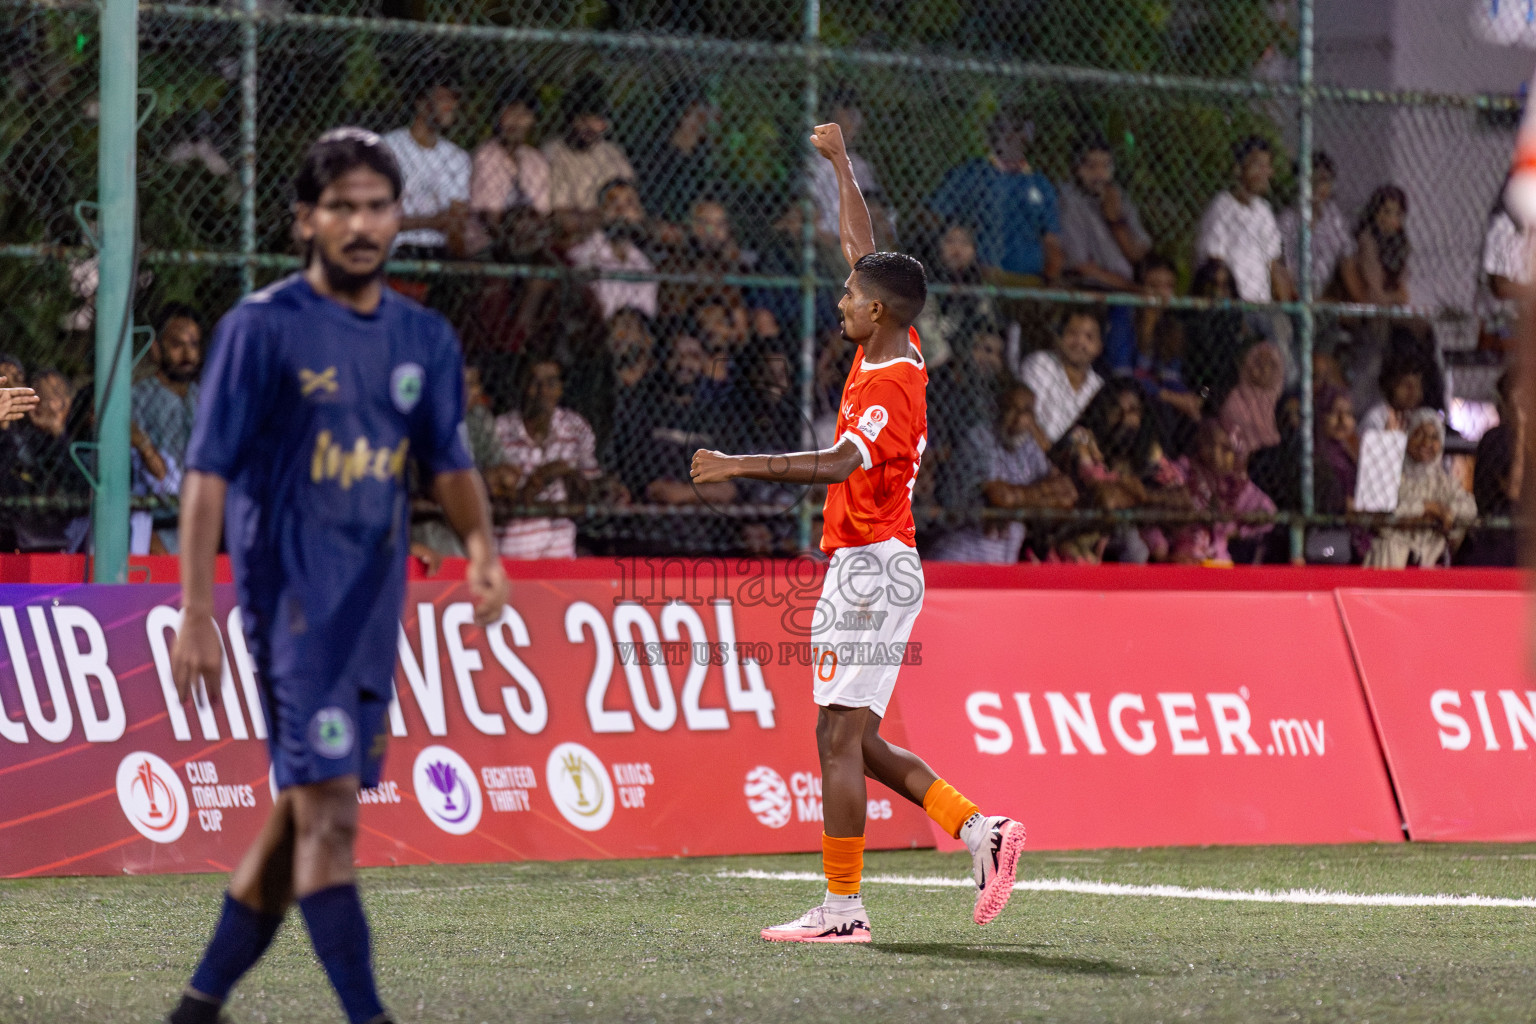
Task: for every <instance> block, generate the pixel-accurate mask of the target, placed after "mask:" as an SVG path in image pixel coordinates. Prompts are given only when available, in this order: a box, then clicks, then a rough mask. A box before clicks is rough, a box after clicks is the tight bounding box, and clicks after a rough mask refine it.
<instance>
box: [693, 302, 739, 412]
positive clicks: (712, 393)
mask: <svg viewBox="0 0 1536 1024" xmlns="http://www.w3.org/2000/svg"><path fill="white" fill-rule="evenodd" d="M733 298H734V296H731V295H721V294H717V295H710V296H708V297H706V298H704V299H702V300H700V301H699V302H698V304H697V305H695V306H694V307H693V309H692V310H691V311H690V313H689V316H688V320H689V326H690V330H689V333H690V334H692V335H693V336H694V337H696V338H698V339H699V340H700V341H701V342H703V343H704V351H705V352H706V353H708V355H709V369H708V371H707V372H706V373H705V375H704V377H705V384H704V393H705V395H706V396H707V397H710V398H716V397H720V398H723V397H726V395H727V394H728V390H729V389H728V388H727V387H726V386H725V385H728V384H729V383H730V382H731V381H732V379H733V378H734V376H735V370H736V369H737V363H738V361H739V359H740V356H741V351H742V349H743V348H744V347H745V346H746V344H747V340H748V339H749V338H750V337H751V315H750V313H748V311H747V309H746V308H745V307H744V306H742V305H741V304H740V302H739V301H732V300H733Z"/></svg>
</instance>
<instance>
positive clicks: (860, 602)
mask: <svg viewBox="0 0 1536 1024" xmlns="http://www.w3.org/2000/svg"><path fill="white" fill-rule="evenodd" d="M811 144H812V145H813V146H814V147H815V148H816V151H817V152H818V153H820V154H821V155H822V156H824V157H826V158H827V159H828V160H830V161H831V162H832V166H833V168H834V170H835V171H836V172H837V181H838V194H839V204H840V211H839V218H838V228H839V231H840V233H841V237H842V247H843V255H844V256H845V257H847V259H848V264H849V266H850V267H852V273H850V274H849V275H848V280H847V281H846V282H845V283H844V286H843V298H842V301H841V302H839V303H838V310H839V312H840V313H841V315H842V331H843V336H844V337H845V338H847V339H848V340H849V341H852V342H855V343H856V344H858V345H859V346H860V348H859V351H858V353H857V354H856V355H855V357H854V362H853V367H852V369H851V370H850V371H849V373H848V381H847V383H846V384H844V385H843V397H842V403H841V406H840V408H839V410H838V422H837V430H838V438H837V443H836V444H834V445H833V446H832V447H831V448H827V449H825V450H822V451H816V452H798V453H795V454H792V455H725V454H722V453H720V452H715V451H702V450H701V451H699V452H696V453H695V454H694V456H693V480H694V482H695V483H698V484H705V483H715V482H719V481H725V480H732V479H735V478H737V477H746V478H749V479H753V480H768V481H775V482H789V483H807V484H827V485H829V486H828V491H827V504H826V510H825V514H824V519H825V526H824V529H823V533H822V541H821V547H822V550H823V551H825V552H826V553H827V555H829V556H830V558H831V561H830V562H829V563H828V566H827V576H826V581H825V582H824V583H823V585H822V592H821V599H820V600H819V601H818V602H817V605H816V615H815V617H814V622H813V624H812V626H811V660H812V665H813V668H812V672H813V675H814V691H813V692H814V696H815V700H816V703H817V704H818V705H820V707H821V710H820V714H819V717H818V718H817V722H816V747H817V750H818V752H819V753H820V755H821V776H822V801H823V812H824V816H825V817H824V822H825V824H824V828H825V831H824V833H823V835H822V865H823V867H824V868H825V870H826V876H827V894H826V898H825V900H824V901H823V902H822V903H821V904H820V905H818V906H815V907H812V908H811V909H810V910H809V911H807V912H806V913H805V914H803V915H802V916H801V917H799V918H798V919H796V920H794V921H791V922H789V923H787V924H782V925H777V926H775V927H772V928H765V929H763V932H762V935H763V938H765V939H769V940H771V941H777V942H868V941H869V938H870V929H869V915H868V913H867V912H866V911H865V909H864V903H863V900H862V898H861V896H860V890H859V882H860V877H861V875H862V874H863V869H864V811H865V805H866V801H867V794H866V789H865V781H864V780H865V776H866V775H868V776H869V777H871V778H874V779H877V780H879V781H880V782H882V783H884V784H885V785H887V786H889V787H890V788H891V789H892V790H894V791H895V792H897V793H899V794H900V795H902V796H904V797H906V798H907V799H909V800H911V801H912V802H913V803H916V804H920V805H921V806H922V807H923V809H924V810H925V811H927V812H928V814H929V816H930V817H932V818H933V819H934V821H936V822H938V823H939V825H940V827H942V828H944V829H945V830H946V831H947V832H949V834H950V835H952V836H955V837H956V838H958V839H961V840H963V841H964V842H965V845H966V847H967V848H968V849H969V850H970V851H971V856H972V859H973V864H974V867H975V874H976V883H977V886H978V887H979V888H980V892H979V893H978V894H977V897H976V908H975V914H974V916H975V920H976V923H977V924H986V923H987V922H988V921H991V920H992V919H993V918H994V917H996V916H997V914H998V912H999V911H1001V910H1002V909H1003V906H1004V904H1006V903H1007V902H1008V897H1009V895H1011V893H1012V891H1013V882H1014V872H1015V868H1016V866H1017V863H1018V858H1019V852H1020V850H1021V849H1022V848H1023V846H1024V826H1022V825H1020V824H1019V823H1018V822H1016V821H1013V820H1011V819H1009V818H1004V817H986V816H984V815H982V814H981V813H980V811H979V810H978V809H977V807H976V805H975V804H974V803H972V802H971V801H969V800H967V799H966V798H965V797H963V796H961V795H960V793H959V792H957V791H956V790H955V788H954V787H953V786H951V785H949V783H947V782H945V781H944V780H943V779H941V778H939V777H938V776H937V775H936V774H935V773H934V771H933V769H931V768H929V767H928V765H927V764H925V763H924V762H923V761H922V759H921V758H919V757H917V756H916V755H915V754H912V753H910V752H908V751H905V750H902V749H900V748H899V747H893V746H891V745H890V744H889V743H887V742H886V741H885V740H884V739H883V738H882V737H881V736H880V722H881V719H882V718H883V717H884V716H885V712H886V708H887V705H888V704H889V702H890V699H891V692H892V691H893V690H894V689H895V686H896V672H897V669H898V667H899V665H900V662H901V661H902V660H903V656H904V652H905V650H906V644H907V638H908V637H909V636H911V634H912V624H913V622H914V621H915V620H916V618H917V613H918V611H919V610H921V608H922V605H923V568H922V564H921V563H920V562H919V560H918V557H917V549H916V547H915V544H916V528H915V526H914V524H913V521H912V487H913V484H914V483H915V481H916V480H917V472H918V466H919V464H920V463H921V461H922V458H923V449H924V448H926V447H927V444H928V436H927V435H928V402H927V397H926V395H925V393H924V392H925V388H926V387H927V384H928V369H927V366H926V364H925V363H924V362H923V354H922V349H921V347H920V344H919V341H918V337H917V331H915V330H914V329H913V328H912V322H913V321H914V320H915V319H917V315H918V313H920V312H921V311H922V308H923V303H924V301H925V300H926V298H927V295H928V283H927V279H926V276H925V275H924V272H923V265H922V264H921V263H919V262H918V261H917V260H915V259H913V258H912V257H911V256H905V255H902V254H900V253H893V252H876V251H875V238H874V232H873V231H872V229H871V227H870V220H869V209H868V207H866V206H865V204H864V197H863V194H862V193H861V192H860V191H859V185H858V182H857V181H855V180H854V176H853V166H852V164H851V162H850V161H849V159H848V152H847V150H846V148H845V147H844V144H843V133H842V129H841V128H839V127H838V126H837V125H836V124H824V125H818V126H817V127H816V129H815V131H814V134H812V136H811Z"/></svg>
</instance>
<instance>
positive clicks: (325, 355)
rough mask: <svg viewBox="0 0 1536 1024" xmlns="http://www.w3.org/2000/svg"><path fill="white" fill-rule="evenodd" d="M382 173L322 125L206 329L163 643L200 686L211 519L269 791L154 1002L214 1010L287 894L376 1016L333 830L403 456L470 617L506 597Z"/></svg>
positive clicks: (388, 571)
mask: <svg viewBox="0 0 1536 1024" xmlns="http://www.w3.org/2000/svg"><path fill="white" fill-rule="evenodd" d="M400 187H401V177H400V168H399V166H398V165H397V164H396V162H395V159H394V156H393V155H392V154H391V153H390V151H389V149H388V147H386V146H385V145H384V143H383V141H382V140H381V139H380V138H379V137H378V136H376V135H374V134H373V133H372V132H367V131H364V130H362V129H358V128H338V129H335V130H333V131H329V132H327V133H325V134H324V135H322V136H321V137H320V138H319V140H317V141H316V142H315V144H314V145H313V146H312V147H311V148H310V150H309V152H308V154H307V155H306V157H305V159H304V165H303V167H302V168H301V169H300V171H299V174H298V177H297V178H296V179H295V181H294V208H293V209H294V218H295V221H296V224H297V228H298V234H299V237H300V238H301V239H302V241H303V242H304V245H305V247H306V250H307V258H306V264H307V265H306V266H305V268H304V270H303V271H301V272H300V273H297V274H294V275H293V276H291V277H288V278H286V279H284V280H282V281H279V282H277V283H276V284H274V285H272V286H271V287H269V288H266V289H264V290H263V291H259V292H256V293H255V294H253V295H250V296H248V297H247V298H245V299H244V300H243V301H242V302H241V303H240V304H239V305H238V306H236V307H235V308H234V309H233V310H231V311H230V312H229V313H228V314H227V315H226V316H225V317H224V319H223V320H222V321H221V322H220V323H219V326H218V329H217V331H216V332H215V334H214V338H213V343H212V346H211V351H210V354H209V361H208V366H207V370H206V371H205V373H204V375H203V387H202V394H201V397H200V400H199V402H198V409H197V418H196V422H195V426H194V428H193V432H192V440H191V443H190V444H189V446H188V448H187V456H186V469H187V474H186V479H185V482H184V483H183V485H182V491H181V502H182V512H181V582H182V601H183V617H182V626H181V632H180V635H179V636H178V638H177V640H176V645H175V647H174V649H173V650H172V654H171V662H172V668H173V672H174V674H175V678H176V686H177V689H178V692H179V693H180V695H181V698H182V700H183V701H185V700H188V699H190V698H191V696H192V692H193V688H194V687H195V686H196V685H197V684H198V682H199V680H201V681H202V683H203V685H204V689H205V692H206V694H207V695H208V697H209V698H212V699H217V697H218V694H219V676H220V666H221V657H222V655H223V646H222V642H221V640H220V638H219V632H218V627H217V626H216V625H215V623H214V620H213V572H214V557H215V555H216V554H217V552H218V548H219V537H220V532H221V530H222V532H223V535H224V538H225V542H226V545H227V547H228V550H229V556H230V562H231V565H232V567H233V569H234V575H235V583H236V589H237V591H238V596H239V601H240V608H241V615H242V621H243V624H244V629H245V632H246V636H247V640H248V642H249V644H250V650H251V654H252V656H253V658H254V659H255V662H256V667H257V672H258V675H259V677H260V690H261V695H262V704H263V709H264V711H265V713H266V717H267V722H268V734H269V735H268V747H269V750H270V752H271V757H272V770H273V776H274V779H275V782H276V786H277V789H278V794H277V799H276V803H275V804H274V806H273V808H272V813H271V815H270V817H269V818H268V819H267V823H266V825H265V827H264V828H263V830H262V833H261V835H260V837H259V838H258V839H257V840H256V842H255V844H254V845H253V846H252V847H251V848H250V850H248V851H247V853H246V855H245V858H244V860H243V861H242V862H241V864H240V866H239V867H238V868H236V869H235V873H234V875H233V877H232V878H231V879H230V883H229V891H228V893H227V894H226V895H225V898H224V909H223V913H222V915H221V916H220V918H219V922H218V925H217V927H216V928H215V930H214V934H213V938H212V940H211V941H210V942H209V943H208V948H207V951H206V952H205V953H204V955H203V960H202V962H201V964H199V966H198V968H197V971H196V973H194V974H193V976H192V980H191V982H190V983H189V984H188V986H187V988H186V991H185V992H184V993H183V995H182V999H181V1002H180V1003H179V1004H178V1005H177V1006H176V1008H175V1009H174V1010H173V1011H172V1012H171V1014H170V1016H169V1018H168V1019H169V1021H170V1022H172V1024H197V1022H205V1021H206V1022H211V1021H215V1020H217V1019H218V1016H219V1011H220V1008H221V1007H222V1005H223V1003H224V1000H225V999H226V998H228V996H229V992H230V989H231V988H232V987H233V986H234V984H235V982H237V981H238V980H239V979H240V977H241V976H242V975H243V974H245V972H246V971H248V970H250V968H251V967H252V966H253V965H255V963H256V961H257V960H258V959H260V957H261V955H262V953H263V952H265V950H266V948H267V946H268V945H269V944H270V943H271V941H272V937H273V935H274V934H276V932H277V929H278V926H279V925H280V924H281V923H282V920H283V917H284V915H285V914H286V912H287V910H288V907H289V906H290V905H291V904H292V903H295V902H297V903H298V905H299V910H300V912H301V913H302V915H303V917H304V923H305V925H306V926H307V927H308V929H309V935H310V941H311V942H312V944H313V945H314V949H315V954H316V955H317V956H318V957H319V959H320V962H321V964H322V965H323V966H324V967H325V971H326V974H327V975H328V976H329V978H330V980H331V984H332V985H333V986H334V987H335V989H336V993H337V995H338V996H339V997H340V999H341V1003H342V1006H343V1008H344V1009H345V1010H346V1014H347V1019H348V1020H349V1021H351V1022H352V1024H364V1022H383V1021H388V1020H389V1017H388V1015H387V1014H386V1012H385V1010H384V1007H383V1005H382V1004H381V1003H380V1001H379V996H378V992H377V990H376V988H375V985H374V978H373V965H372V962H371V959H370V950H369V936H368V923H367V920H366V918H365V917H364V915H363V906H362V903H361V901H360V900H359V898H358V892H357V887H356V884H355V879H356V873H355V869H354V867H353V843H354V841H355V838H356V835H357V815H358V789H359V787H361V786H374V785H377V784H378V781H379V771H380V767H381V764H382V760H383V755H384V748H385V745H386V742H387V739H388V734H387V732H386V730H387V728H388V724H387V718H388V716H387V711H388V708H389V701H390V697H391V694H392V692H393V686H394V669H395V657H396V653H395V652H396V646H395V645H396V634H397V630H398V629H399V620H400V611H401V606H402V604H403V602H404V599H405V560H406V556H407V552H408V550H409V546H410V517H409V502H410V492H409V485H408V483H407V465H408V463H409V462H411V461H414V462H415V463H416V465H417V466H418V467H419V469H420V472H421V479H422V480H424V481H428V482H430V486H431V490H432V494H433V496H434V497H435V498H436V500H437V501H438V502H439V503H440V504H441V505H442V507H443V510H444V512H445V513H446V515H447V518H448V521H449V523H450V524H451V525H452V527H453V529H454V530H455V531H456V532H457V533H458V535H459V536H460V537H461V538H462V539H463V541H464V548H465V550H466V552H467V553H468V555H469V572H468V585H469V589H470V592H471V595H472V597H473V598H474V600H475V602H476V607H475V612H476V621H477V622H478V623H480V624H481V625H482V626H483V625H486V624H489V623H491V622H494V621H496V620H497V619H499V618H500V617H501V614H502V610H503V606H504V605H505V603H506V599H507V579H506V575H505V573H504V572H503V570H502V567H501V562H500V560H499V558H498V556H497V554H496V549H495V545H494V544H493V542H492V538H491V524H490V510H489V507H488V504H487V501H486V496H485V486H484V484H483V482H482V481H481V479H480V475H479V474H478V473H477V472H476V471H475V468H474V462H473V460H472V458H471V457H470V453H469V448H468V444H467V434H466V431H465V427H464V387H463V380H464V373H463V358H462V355H461V354H460V350H459V342H458V338H457V337H456V336H455V334H454V331H453V328H452V327H450V326H449V324H448V322H447V321H446V320H444V319H443V318H442V317H441V316H439V315H438V314H437V313H435V312H432V311H431V310H427V309H423V308H422V307H420V306H418V305H416V304H415V303H414V302H411V301H410V300H409V299H406V298H404V297H402V296H401V295H399V294H397V293H395V292H394V291H392V290H390V289H388V288H386V287H385V286H384V281H383V269H384V261H385V259H386V257H387V256H388V254H389V251H390V246H391V244H392V243H393V241H394V238H395V234H396V233H397V232H398V231H399V228H400V217H401V210H400Z"/></svg>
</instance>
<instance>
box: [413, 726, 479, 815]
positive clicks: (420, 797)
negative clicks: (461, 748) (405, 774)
mask: <svg viewBox="0 0 1536 1024" xmlns="http://www.w3.org/2000/svg"><path fill="white" fill-rule="evenodd" d="M411 779H412V781H413V782H415V784H416V799H417V801H419V802H420V804H421V809H422V810H423V811H425V812H426V813H427V817H428V818H431V819H432V824H434V825H436V826H437V827H438V828H440V829H442V830H443V831H444V832H447V833H448V834H449V835H455V836H462V835H465V834H466V833H469V832H473V831H474V830H475V826H476V825H478V824H480V811H481V807H482V804H481V797H480V784H479V783H477V782H476V781H475V773H474V772H473V771H471V770H470V767H469V762H468V761H466V760H464V759H463V758H462V757H460V756H459V755H458V753H457V752H456V751H453V750H450V749H448V748H447V747H438V746H432V747H427V748H426V749H424V750H423V751H422V752H421V753H419V754H417V755H416V765H415V767H413V768H412V769H411Z"/></svg>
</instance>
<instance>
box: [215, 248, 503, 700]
mask: <svg viewBox="0 0 1536 1024" xmlns="http://www.w3.org/2000/svg"><path fill="white" fill-rule="evenodd" d="M410 461H415V462H416V463H417V464H418V465H419V466H420V468H421V470H422V474H423V477H424V479H428V480H430V479H431V477H432V476H434V475H436V474H438V473H443V472H449V471H453V470H463V469H470V468H472V467H473V465H474V462H473V460H472V458H471V456H470V453H469V447H468V443H467V433H466V431H465V428H464V377H463V364H462V357H461V355H460V351H459V343H458V339H457V337H456V336H455V334H454V332H453V328H452V327H450V326H449V324H448V322H447V321H446V320H444V319H443V318H442V317H441V316H440V315H438V314H437V313H435V312H432V311H430V310H427V309H423V308H422V307H420V306H418V305H417V304H415V303H414V302H411V301H410V300H409V299H406V298H405V297H403V296H401V295H399V294H397V293H396V292H394V291H392V290H390V289H388V288H386V289H385V290H384V293H383V299H382V301H381V302H380V304H379V307H378V309H377V310H376V311H375V312H374V313H373V315H371V316H363V315H360V314H358V313H355V312H353V311H352V310H350V309H348V308H347V307H345V306H343V305H341V304H340V303H337V302H335V301H333V300H330V299H327V298H323V297H322V296H320V295H318V294H316V292H315V291H314V289H312V288H311V287H310V285H309V283H308V282H307V281H306V280H305V279H304V278H303V276H302V275H294V276H292V277H289V278H286V279H285V280H282V281H279V282H277V283H276V284H274V285H272V286H271V287H269V288H266V289H264V290H263V291H260V292H256V293H255V294H253V295H250V296H248V297H247V298H246V299H245V300H244V301H242V302H241V303H240V304H239V305H238V306H236V307H235V308H234V309H233V310H231V311H230V312H229V313H228V314H227V315H226V316H225V317H224V318H223V319H222V320H221V321H220V322H219V326H218V328H217V330H216V331H215V332H214V337H213V342H212V345H211V350H210V355H209V360H208V366H207V369H206V370H205V372H204V374H203V379H202V394H201V397H200V400H199V403H198V409H197V418H196V422H195V424H194V427H193V431H192V440H191V442H190V444H189V445H188V448H187V461H186V465H187V468H188V469H193V470H198V471H201V472H204V473H212V474H216V475H218V476H220V477H223V478H224V479H225V480H226V481H228V483H229V491H228V498H227V501H226V508H225V527H224V529H225V538H226V544H227V546H228V549H229V554H230V560H231V563H232V567H233V569H234V572H235V580H236V583H237V586H238V589H239V593H240V604H241V606H242V608H243V609H244V614H245V629H246V631H247V633H248V635H249V637H250V639H251V642H252V648H253V649H252V654H253V655H254V656H255V657H256V660H257V665H258V668H259V670H260V671H261V672H262V673H263V674H264V675H265V676H267V680H266V681H267V683H268V684H269V685H278V686H281V687H282V688H284V689H288V690H305V691H309V692H318V691H320V690H328V689H330V688H332V687H334V686H335V685H337V684H339V683H343V682H345V683H348V684H350V685H353V686H358V687H362V688H363V689H365V690H368V691H370V692H373V693H375V694H378V695H381V696H383V697H384V698H385V699H387V697H388V694H389V693H390V687H391V685H392V683H393V678H394V660H395V637H396V631H397V629H398V622H399V616H400V609H401V604H402V602H403V601H404V594H405V559H406V555H407V553H408V551H409V548H410V533H409V526H410V522H409V485H408V482H407V465H408V463H409V462H410Z"/></svg>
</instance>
